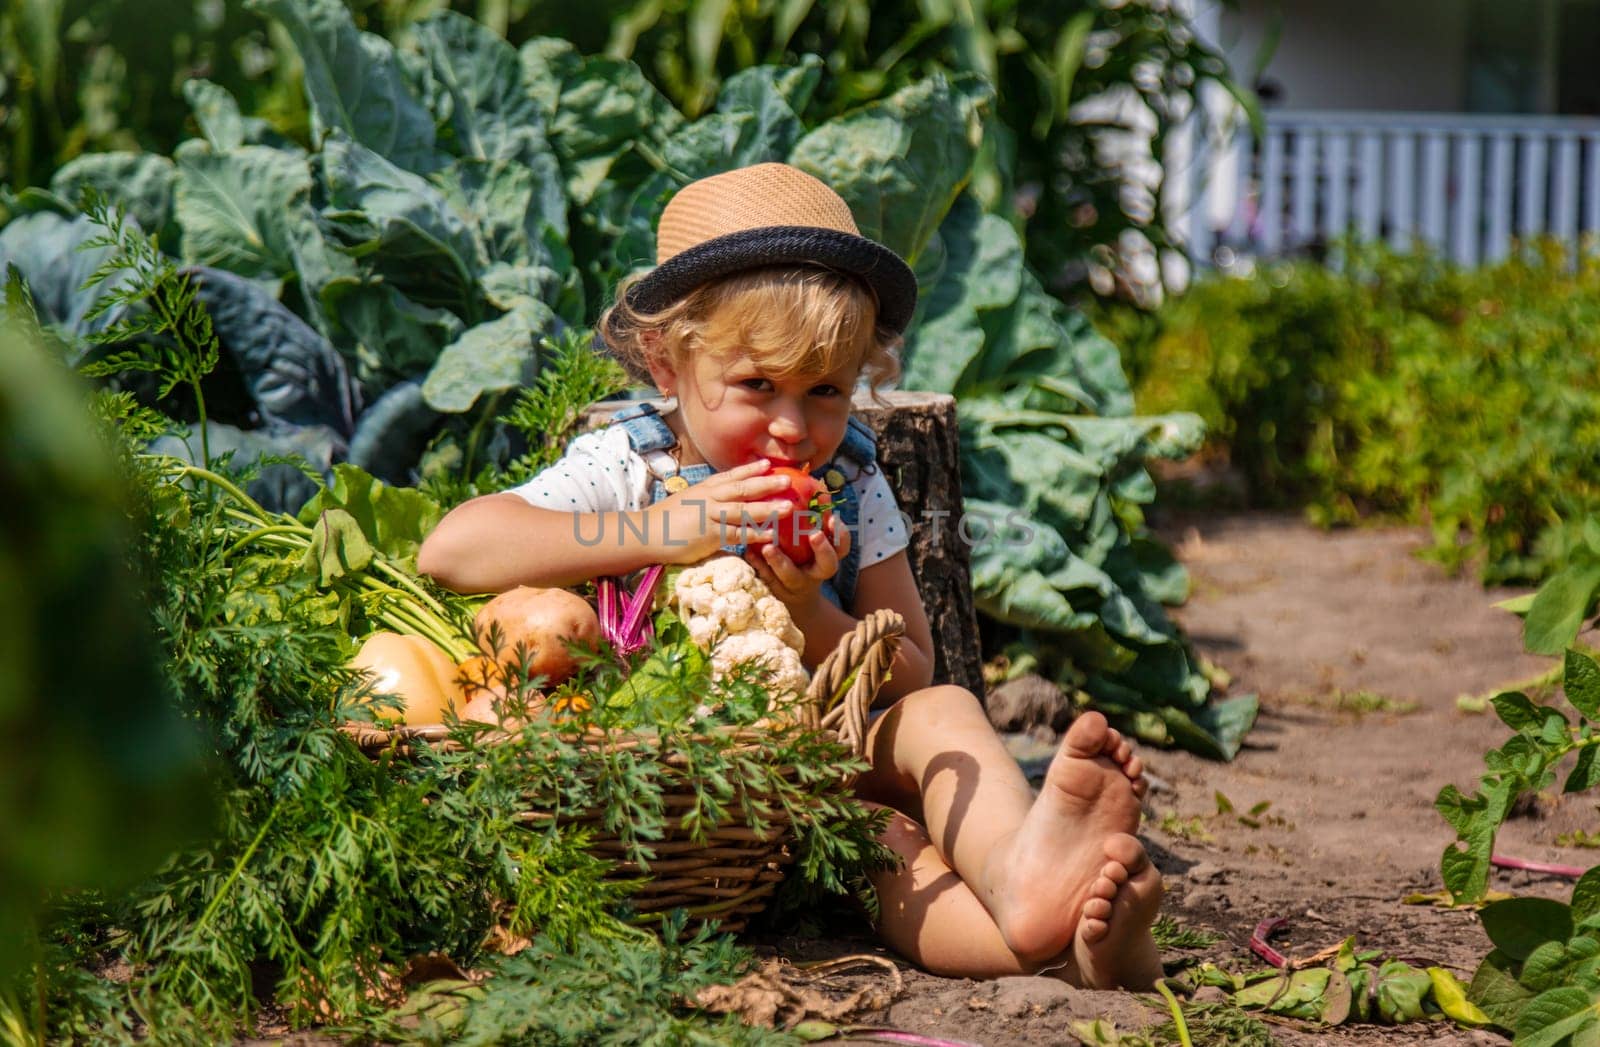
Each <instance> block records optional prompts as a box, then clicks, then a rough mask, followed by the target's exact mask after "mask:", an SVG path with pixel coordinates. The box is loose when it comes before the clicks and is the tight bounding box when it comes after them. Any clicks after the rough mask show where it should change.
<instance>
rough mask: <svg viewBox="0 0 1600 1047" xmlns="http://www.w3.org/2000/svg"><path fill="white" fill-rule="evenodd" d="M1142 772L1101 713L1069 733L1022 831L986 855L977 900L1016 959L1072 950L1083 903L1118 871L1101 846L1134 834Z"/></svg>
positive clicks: (1091, 715)
mask: <svg viewBox="0 0 1600 1047" xmlns="http://www.w3.org/2000/svg"><path fill="white" fill-rule="evenodd" d="M1119 756H1120V757H1121V759H1120V760H1119V759H1118V757H1119ZM1141 770H1142V768H1141V766H1140V764H1139V761H1138V758H1137V757H1134V756H1133V755H1132V753H1131V751H1130V749H1129V747H1128V743H1127V741H1126V740H1125V739H1124V738H1123V737H1122V735H1120V734H1118V733H1117V732H1115V731H1113V730H1111V728H1110V727H1109V726H1107V724H1106V718H1105V717H1104V716H1102V715H1100V714H1099V713H1095V712H1089V713H1084V714H1083V715H1082V716H1080V717H1079V718H1078V719H1077V720H1076V721H1074V722H1073V724H1072V726H1071V727H1070V728H1068V730H1067V736H1066V738H1065V739H1063V740H1062V743H1061V749H1060V751H1059V752H1057V753H1056V757H1055V759H1054V760H1053V761H1052V762H1051V764H1050V770H1049V771H1048V772H1047V773H1046V775H1045V781H1044V788H1043V789H1041V790H1040V792H1039V796H1038V798H1037V799H1036V800H1035V801H1034V803H1033V806H1032V807H1031V808H1029V810H1028V814H1027V817H1026V818H1024V819H1023V822H1022V827H1021V828H1020V829H1019V830H1017V833H1016V835H1015V836H1013V837H1012V838H1011V839H1010V840H1009V841H1006V842H1005V843H1003V844H1002V845H1001V846H999V847H998V848H996V850H995V852H994V853H992V854H991V855H990V857H989V860H988V865H987V870H986V873H985V876H984V879H983V887H982V890H981V891H980V894H979V896H980V898H982V899H983V902H984V904H985V906H986V907H987V908H988V909H989V911H990V913H991V914H992V915H993V916H994V919H995V923H996V924H998V925H999V927H1000V932H1001V934H1003V935H1004V936H1005V940H1006V944H1007V945H1008V946H1009V947H1010V948H1011V950H1012V951H1013V952H1014V953H1016V955H1017V956H1018V957H1020V958H1021V959H1023V960H1046V959H1050V958H1051V957H1054V956H1057V955H1059V954H1060V953H1062V952H1064V951H1065V950H1066V948H1067V947H1068V946H1069V945H1071V944H1072V942H1073V940H1074V932H1075V931H1076V930H1077V927H1078V919H1079V914H1080V913H1081V911H1082V909H1083V907H1084V904H1085V903H1086V902H1087V901H1088V899H1089V898H1090V897H1091V896H1092V891H1093V889H1094V887H1095V885H1096V883H1097V881H1098V880H1099V879H1100V878H1101V876H1102V872H1103V870H1104V869H1105V868H1106V867H1107V866H1108V864H1116V862H1115V856H1114V855H1109V854H1107V852H1106V847H1107V844H1106V841H1107V840H1108V839H1109V838H1111V837H1114V836H1121V835H1127V834H1131V833H1132V832H1133V831H1134V830H1136V829H1137V828H1138V827H1139V796H1140V795H1141V794H1142V792H1143V790H1142V789H1141V788H1140V784H1141V783H1142V782H1143V778H1142V777H1141V776H1140V771H1141ZM1128 838H1129V839H1130V840H1131V839H1132V837H1131V836H1128ZM1134 844H1135V846H1137V844H1138V841H1134ZM1141 853H1142V852H1141Z"/></svg>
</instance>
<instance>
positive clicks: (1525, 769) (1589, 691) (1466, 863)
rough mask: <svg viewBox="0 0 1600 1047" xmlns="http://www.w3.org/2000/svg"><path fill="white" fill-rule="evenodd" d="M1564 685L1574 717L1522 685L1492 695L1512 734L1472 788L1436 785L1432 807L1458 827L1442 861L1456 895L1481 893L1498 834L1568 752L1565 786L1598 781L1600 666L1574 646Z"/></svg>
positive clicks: (1468, 897)
mask: <svg viewBox="0 0 1600 1047" xmlns="http://www.w3.org/2000/svg"><path fill="white" fill-rule="evenodd" d="M1563 691H1564V692H1565V694H1566V699H1567V701H1568V702H1569V703H1570V704H1571V706H1572V708H1573V710H1575V711H1576V713H1577V719H1576V722H1574V721H1573V720H1572V719H1571V718H1569V716H1568V715H1567V714H1566V713H1565V712H1563V711H1562V710H1561V709H1558V708H1556V707H1555V706H1554V705H1548V704H1543V703H1538V702H1534V701H1533V700H1531V699H1530V698H1529V697H1528V696H1527V695H1526V694H1523V693H1522V692H1521V691H1507V692H1505V693H1502V694H1499V695H1496V696H1495V698H1494V699H1493V702H1492V704H1493V706H1494V711H1495V713H1496V714H1498V715H1499V717H1500V719H1501V721H1502V722H1504V723H1505V724H1506V726H1508V727H1510V728H1511V729H1512V730H1513V731H1515V732H1516V733H1515V734H1513V735H1512V736H1511V738H1510V739H1509V740H1508V741H1507V742H1506V743H1505V745H1503V746H1501V747H1500V748H1499V749H1495V750H1492V751H1491V752H1489V753H1488V754H1487V755H1486V756H1485V757H1484V763H1485V766H1486V767H1487V773H1485V774H1484V776H1483V778H1482V779H1481V780H1480V782H1479V786H1478V788H1477V789H1476V790H1475V791H1473V792H1472V793H1471V794H1463V793H1462V792H1461V791H1460V790H1459V789H1457V788H1456V787H1455V786H1454V785H1446V786H1445V787H1444V788H1443V789H1441V790H1440V791H1439V796H1438V798H1437V799H1436V800H1435V801H1434V806H1435V807H1437V808H1438V810H1439V813H1440V814H1442V815H1443V816H1444V818H1445V820H1446V821H1448V822H1449V823H1450V825H1451V827H1452V828H1453V829H1455V831H1456V835H1457V843H1455V844H1452V845H1451V846H1450V847H1448V848H1446V849H1445V853H1444V858H1443V861H1442V864H1441V868H1442V870H1443V875H1444V885H1445V889H1446V890H1448V891H1449V892H1450V894H1451V896H1452V897H1453V898H1454V899H1455V900H1456V901H1458V902H1474V901H1477V900H1479V899H1481V898H1482V897H1483V895H1484V892H1485V891H1486V890H1487V889H1488V884H1489V870H1490V858H1491V857H1492V855H1493V850H1494V839H1495V834H1496V832H1497V831H1498V830H1499V827H1500V824H1501V823H1502V822H1504V821H1505V819H1506V817H1507V816H1508V815H1509V813H1510V812H1511V809H1512V807H1513V806H1514V805H1515V804H1516V802H1517V801H1518V800H1519V799H1520V798H1522V797H1523V796H1525V795H1527V794H1530V793H1535V792H1538V791H1539V790H1541V789H1546V788H1549V787H1550V786H1551V785H1553V784H1554V783H1555V781H1556V767H1557V766H1558V765H1559V764H1560V763H1561V761H1562V760H1563V758H1565V757H1567V756H1576V762H1575V763H1574V765H1573V767H1572V769H1571V770H1570V771H1569V772H1568V773H1567V775H1566V779H1565V781H1564V783H1563V785H1562V791H1563V792H1567V793H1574V792H1583V791H1586V790H1588V789H1592V788H1593V787H1594V786H1595V785H1596V784H1600V768H1597V766H1596V759H1595V746H1596V745H1597V744H1600V740H1597V739H1596V736H1595V733H1594V727H1593V723H1594V722H1596V721H1600V666H1597V665H1596V663H1595V660H1594V659H1593V658H1591V657H1589V656H1588V655H1586V654H1583V653H1581V652H1579V651H1576V650H1569V651H1568V652H1567V653H1566V658H1565V662H1564V665H1563Z"/></svg>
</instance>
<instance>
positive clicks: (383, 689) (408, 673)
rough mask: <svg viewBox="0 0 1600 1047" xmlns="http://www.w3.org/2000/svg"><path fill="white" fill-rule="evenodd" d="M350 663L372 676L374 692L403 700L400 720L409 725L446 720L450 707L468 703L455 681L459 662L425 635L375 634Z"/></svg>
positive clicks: (460, 708) (455, 707)
mask: <svg viewBox="0 0 1600 1047" xmlns="http://www.w3.org/2000/svg"><path fill="white" fill-rule="evenodd" d="M350 666H351V668H353V669H361V670H364V671H365V672H366V673H368V674H369V675H370V676H371V677H372V689H373V692H374V693H375V694H386V695H393V696H394V697H396V698H398V699H399V700H400V703H401V710H402V711H401V722H402V723H404V724H405V725H406V726H407V727H420V726H422V725H425V724H434V723H443V722H444V714H445V712H446V711H447V710H450V711H454V712H456V713H460V712H461V710H462V709H463V708H464V706H465V705H466V699H465V698H464V697H463V695H462V693H461V687H460V685H459V684H458V683H457V682H456V675H457V674H456V663H455V662H453V661H451V660H450V656H449V655H448V654H446V653H445V652H444V651H443V650H442V649H441V648H440V647H439V646H438V645H437V644H435V643H434V642H433V641H431V640H429V639H426V638H425V637H421V636H411V635H407V634H404V633H392V632H377V633H373V634H372V635H371V636H369V637H367V639H366V640H365V641H364V642H363V643H362V644H361V649H360V650H359V651H357V652H356V656H355V657H354V658H353V659H351V661H350Z"/></svg>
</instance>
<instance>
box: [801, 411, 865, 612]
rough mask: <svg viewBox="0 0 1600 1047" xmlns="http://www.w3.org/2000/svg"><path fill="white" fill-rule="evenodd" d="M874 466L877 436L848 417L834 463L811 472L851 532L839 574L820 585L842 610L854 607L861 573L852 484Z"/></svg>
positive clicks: (858, 509) (857, 502) (858, 503)
mask: <svg viewBox="0 0 1600 1047" xmlns="http://www.w3.org/2000/svg"><path fill="white" fill-rule="evenodd" d="M877 467H878V440H877V437H876V436H874V435H873V432H872V429H871V427H870V426H868V425H867V423H865V422H863V421H862V420H861V419H859V418H851V419H850V422H849V424H848V425H847V426H846V427H845V432H844V440H843V441H842V442H841V443H840V444H839V450H838V451H836V452H834V456H833V461H831V462H828V463H827V464H826V465H824V466H822V468H820V469H813V470H812V471H811V475H812V476H814V477H816V478H817V479H818V480H821V481H822V482H823V483H824V484H826V485H827V488H828V491H829V493H830V494H832V496H833V514H834V516H836V517H837V518H838V519H839V522H840V523H841V524H843V525H844V526H845V527H846V528H848V529H849V531H850V538H851V542H850V551H849V552H848V553H846V554H845V557H844V559H843V560H841V561H840V562H839V570H838V573H836V574H835V575H834V576H833V577H832V578H830V579H828V581H827V582H825V583H824V584H823V586H822V593H823V595H824V596H826V597H827V598H828V599H829V600H831V601H832V602H833V603H834V604H835V605H837V606H838V607H840V608H841V609H843V610H845V611H848V610H850V608H851V607H852V606H853V605H854V604H855V598H856V580H857V578H858V577H859V576H860V574H861V541H860V539H861V501H860V498H858V497H857V494H856V489H855V487H853V486H852V485H851V481H852V480H854V479H856V477H858V476H860V475H861V474H862V473H870V472H872V471H873V470H875V469H877Z"/></svg>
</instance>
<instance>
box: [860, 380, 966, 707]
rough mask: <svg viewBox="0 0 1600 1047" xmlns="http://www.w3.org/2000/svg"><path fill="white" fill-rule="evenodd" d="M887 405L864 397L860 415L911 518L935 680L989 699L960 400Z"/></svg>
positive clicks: (891, 398)
mask: <svg viewBox="0 0 1600 1047" xmlns="http://www.w3.org/2000/svg"><path fill="white" fill-rule="evenodd" d="M882 395H883V400H884V401H885V402H884V403H883V404H882V405H879V404H877V403H875V402H874V401H873V400H872V398H871V397H870V396H866V395H863V394H858V395H857V396H856V398H855V404H854V413H855V416H856V417H857V418H860V419H861V420H862V421H863V422H866V423H867V424H868V425H869V426H871V427H872V431H873V432H874V433H876V434H877V437H878V462H879V464H880V466H881V467H882V468H883V471H884V475H885V476H886V477H887V478H888V480H889V487H890V488H891V489H892V490H893V491H894V497H895V500H896V501H898V502H899V503H900V511H901V512H902V513H904V514H905V516H906V523H907V530H908V532H909V534H910V536H911V547H910V548H909V549H907V550H906V555H907V556H908V557H909V558H910V560H911V574H912V576H913V577H914V578H916V580H917V587H918V588H919V589H920V590H921V591H922V604H923V606H924V607H926V608H927V609H928V624H929V625H930V626H931V627H932V629H933V679H934V682H935V683H954V684H959V685H960V686H962V687H965V688H967V689H968V690H969V691H971V692H972V693H973V694H976V695H978V696H979V697H982V696H983V658H982V655H981V653H980V651H979V646H978V613H977V608H976V605H975V603H974V601H973V596H972V572H971V563H970V558H969V555H968V553H969V550H968V548H967V544H966V542H965V541H964V540H963V539H962V536H961V531H960V521H961V447H960V441H959V438H958V432H957V428H956V401H955V397H953V396H949V395H947V394H945V393H920V392H908V391H903V390H895V391H892V392H885V393H884V394H882Z"/></svg>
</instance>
